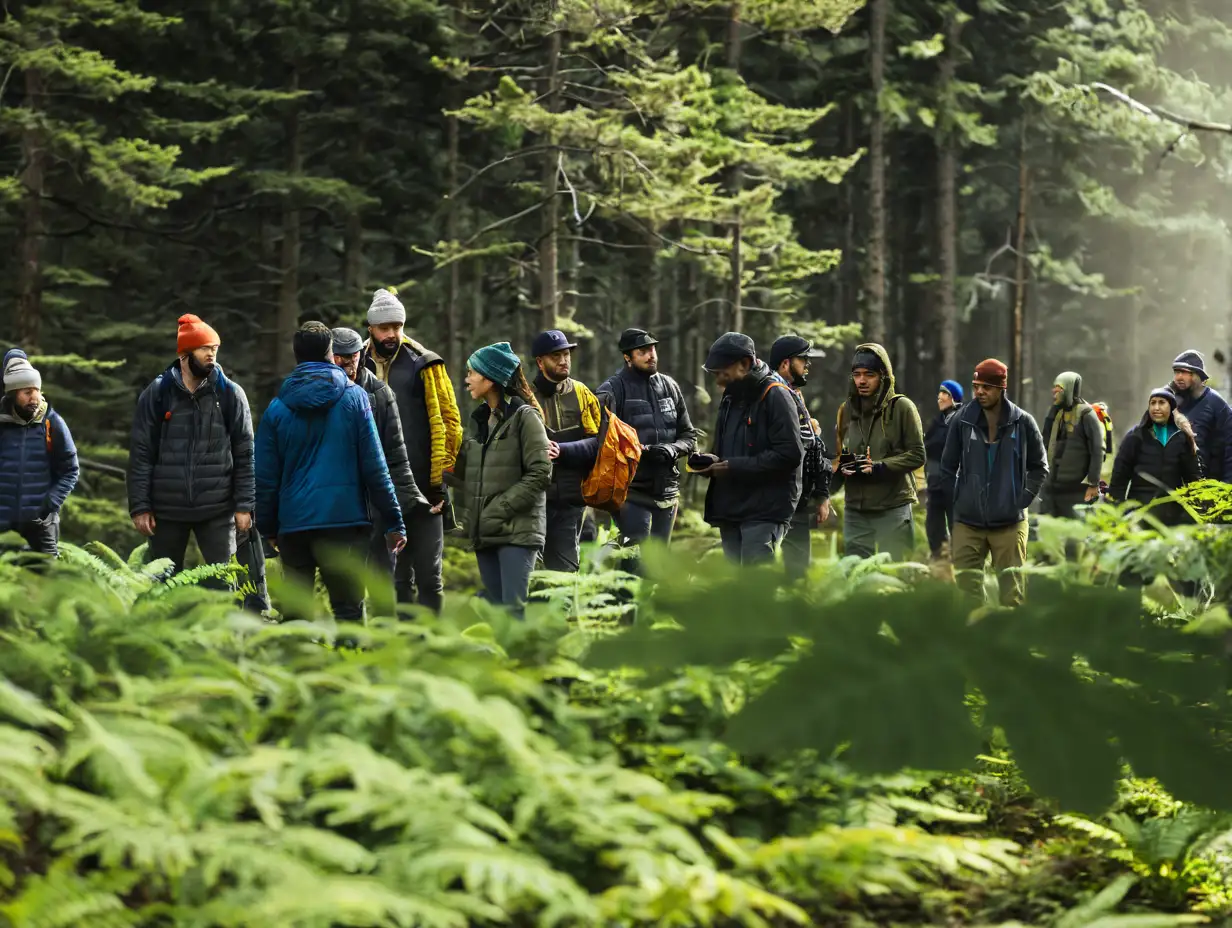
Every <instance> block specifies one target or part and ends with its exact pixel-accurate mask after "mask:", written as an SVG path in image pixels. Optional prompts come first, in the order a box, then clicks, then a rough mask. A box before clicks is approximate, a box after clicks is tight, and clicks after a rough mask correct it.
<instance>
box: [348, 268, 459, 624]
mask: <svg viewBox="0 0 1232 928" xmlns="http://www.w3.org/2000/svg"><path fill="white" fill-rule="evenodd" d="M405 325H406V309H405V307H403V305H402V303H401V301H400V300H399V299H398V297H397V295H396V293H395V291H393V290H377V291H376V292H375V293H374V294H373V297H372V305H371V306H369V307H368V334H369V336H370V337H369V339H368V343H367V344H366V345H365V346H364V351H363V354H362V355H361V357H360V366H361V367H366V368H367V369H368V370H370V371H372V372H373V373H374V374H376V377H377V379H378V380H380V381H382V382H383V383H387V384H389V387H390V389H391V390H393V392H394V398H395V399H396V400H397V405H398V417H399V418H400V419H401V420H402V437H403V439H404V440H405V442H406V450H407V455H408V456H409V457H410V461H411V472H412V473H413V474H414V475H415V483H416V484H417V485H418V486H419V488H420V490H421V491H422V492H423V494H424V496H426V497H427V500H428V503H429V505H428V506H416V507H415V509H414V511H413V512H411V513H409V514H408V515H407V545H406V550H405V551H403V552H402V553H401V554H400V555H399V556H398V562H397V567H396V569H395V574H394V580H395V586H396V587H397V590H398V602H399V603H411V602H415V601H416V600H418V602H419V604H420V605H421V606H426V607H427V608H429V609H431V610H432V611H433V612H440V610H441V603H442V594H443V591H444V584H443V583H442V580H441V567H442V561H443V559H444V555H445V527H444V519H443V518H442V515H441V513H442V510H443V509H444V506H445V471H447V470H451V469H452V468H453V465H454V461H455V460H457V457H458V450H459V449H460V448H461V447H462V417H461V415H460V414H459V413H458V401H457V398H456V397H455V396H454V392H453V383H452V382H451V381H450V379H449V374H448V372H446V370H445V361H444V359H442V358H441V356H440V355H438V354H436V353H435V352H433V351H429V350H428V349H427V348H425V347H424V346H423V345H421V344H419V343H418V342H416V341H414V340H413V339H411V338H410V337H408V336H407V335H406V333H405V332H404V331H403V328H404V326H405Z"/></svg>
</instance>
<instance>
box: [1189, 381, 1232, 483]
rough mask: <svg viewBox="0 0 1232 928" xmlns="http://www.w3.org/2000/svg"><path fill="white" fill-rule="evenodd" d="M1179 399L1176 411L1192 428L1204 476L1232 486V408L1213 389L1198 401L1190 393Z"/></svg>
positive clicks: (1208, 390)
mask: <svg viewBox="0 0 1232 928" xmlns="http://www.w3.org/2000/svg"><path fill="white" fill-rule="evenodd" d="M1177 399H1178V401H1179V403H1178V405H1177V409H1178V410H1179V411H1180V412H1181V414H1182V415H1184V416H1185V418H1186V419H1188V420H1189V423H1190V425H1192V426H1193V430H1194V437H1195V438H1196V439H1197V441H1198V456H1199V457H1200V458H1201V459H1202V465H1203V470H1204V473H1205V474H1206V476H1207V477H1208V478H1209V479H1211V480H1221V481H1223V482H1224V483H1232V407H1229V406H1228V401H1227V400H1225V399H1224V398H1223V397H1222V396H1220V395H1219V393H1218V391H1216V390H1212V389H1211V388H1210V387H1207V388H1206V389H1205V390H1203V391H1202V395H1201V396H1200V397H1198V398H1197V399H1194V398H1193V397H1191V396H1189V395H1188V394H1183V395H1180V396H1178V397H1177Z"/></svg>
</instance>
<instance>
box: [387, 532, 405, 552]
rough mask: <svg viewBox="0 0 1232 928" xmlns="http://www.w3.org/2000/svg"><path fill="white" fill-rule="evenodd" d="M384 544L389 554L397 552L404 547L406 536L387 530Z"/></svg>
mask: <svg viewBox="0 0 1232 928" xmlns="http://www.w3.org/2000/svg"><path fill="white" fill-rule="evenodd" d="M385 545H386V547H388V548H389V553H390V554H399V553H401V551H402V549H403V548H405V547H406V536H405V535H402V534H399V533H398V532H388V533H387V534H386V535H385Z"/></svg>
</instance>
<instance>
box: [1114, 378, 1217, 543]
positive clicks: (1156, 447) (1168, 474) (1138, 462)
mask: <svg viewBox="0 0 1232 928" xmlns="http://www.w3.org/2000/svg"><path fill="white" fill-rule="evenodd" d="M1201 478H1202V473H1201V466H1200V465H1199V463H1198V443H1197V440H1196V439H1195V438H1194V431H1193V427H1192V426H1191V425H1190V424H1189V420H1188V419H1186V418H1185V417H1184V416H1183V415H1182V414H1181V413H1180V411H1179V410H1178V409H1177V408H1176V394H1174V393H1173V392H1172V391H1171V390H1169V389H1168V388H1167V387H1160V388H1158V389H1156V390H1153V391H1151V399H1150V401H1149V402H1148V404H1147V410H1146V415H1144V416H1143V417H1142V422H1140V423H1139V424H1138V425H1137V426H1135V427H1134V428H1133V429H1131V430H1130V432H1129V434H1128V435H1126V436H1125V438H1124V439H1123V440H1122V441H1121V448H1120V450H1119V451H1118V452H1117V456H1116V462H1115V463H1114V464H1113V465H1112V481H1111V482H1110V483H1109V485H1108V497H1109V498H1110V499H1113V500H1115V501H1118V502H1123V501H1125V500H1130V499H1132V500H1137V501H1138V502H1140V503H1142V504H1144V505H1145V504H1147V503H1149V502H1151V501H1152V500H1155V499H1159V498H1160V497H1162V496H1168V495H1169V494H1170V493H1171V492H1172V491H1173V490H1175V489H1177V488H1178V487H1183V486H1184V485H1185V484H1187V483H1193V482H1194V481H1195V480H1200V479H1201ZM1151 515H1153V516H1155V517H1156V518H1157V519H1159V521H1160V522H1163V523H1164V524H1165V525H1178V524H1180V523H1182V522H1187V521H1189V517H1188V515H1187V514H1186V512H1185V510H1184V509H1182V508H1181V507H1180V506H1178V505H1177V504H1176V503H1162V504H1160V505H1159V506H1156V507H1155V508H1153V509H1152V510H1151Z"/></svg>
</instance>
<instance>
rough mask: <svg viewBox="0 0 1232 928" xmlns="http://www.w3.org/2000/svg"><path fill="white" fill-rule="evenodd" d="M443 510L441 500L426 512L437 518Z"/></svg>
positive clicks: (442, 501) (443, 505) (443, 502)
mask: <svg viewBox="0 0 1232 928" xmlns="http://www.w3.org/2000/svg"><path fill="white" fill-rule="evenodd" d="M444 508H445V501H444V500H441V501H440V502H439V503H437V504H436V505H434V506H433V507H432V508H431V509H429V510H428V512H430V513H432V514H433V515H434V516H439V515H440V514H441V510H443V509H444Z"/></svg>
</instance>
